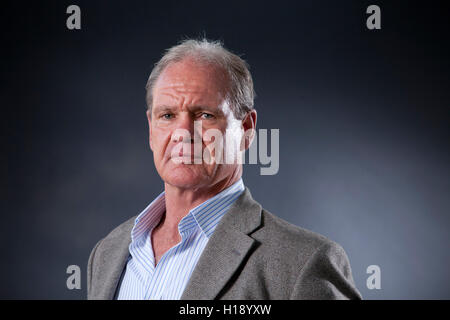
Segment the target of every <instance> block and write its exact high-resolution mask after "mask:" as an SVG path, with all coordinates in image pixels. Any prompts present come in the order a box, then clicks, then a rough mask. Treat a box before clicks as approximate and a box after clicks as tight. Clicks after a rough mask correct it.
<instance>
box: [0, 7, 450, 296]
mask: <svg viewBox="0 0 450 320" xmlns="http://www.w3.org/2000/svg"><path fill="white" fill-rule="evenodd" d="M443 3H444V2H438V1H431V2H429V1H427V2H425V1H422V2H421V3H418V4H414V3H413V2H411V1H373V2H372V1H371V2H368V1H295V2H282V1H276V2H272V3H265V2H264V1H255V2H254V3H250V2H247V1H222V2H219V1H194V2H185V3H182V2H181V1H158V2H155V3H152V2H150V1H73V2H72V1H42V2H36V1H34V2H30V3H28V4H27V3H22V2H20V4H13V3H2V12H1V23H2V28H1V32H2V46H1V65H2V72H1V73H2V80H1V81H2V82H1V86H0V90H1V108H2V109H1V110H2V115H1V119H2V131H4V132H3V134H2V157H1V161H2V165H1V168H2V171H1V188H2V189H1V199H2V200H1V204H2V207H1V229H0V232H1V233H0V235H1V239H0V246H1V247H0V249H1V255H2V257H1V270H0V271H1V272H0V283H1V285H0V298H3V299H12V298H19V299H82V298H84V297H85V294H86V286H85V280H86V273H85V270H86V263H87V259H88V255H89V253H90V250H91V249H92V247H93V246H94V244H95V243H96V242H97V241H98V240H99V239H100V238H101V237H103V236H105V235H106V234H107V233H108V232H109V231H110V230H111V229H112V228H114V227H115V226H117V225H118V224H120V223H121V222H123V221H124V220H126V219H128V218H129V217H131V216H133V215H136V214H138V213H139V212H140V211H141V210H142V209H143V208H144V207H145V206H146V205H147V204H148V203H149V202H150V201H151V200H152V199H153V198H154V197H155V196H156V195H157V194H158V193H159V192H160V191H162V182H161V180H160V178H159V176H158V175H157V173H156V170H155V168H154V166H153V160H152V153H151V151H150V150H149V148H148V137H147V130H148V129H147V123H146V117H145V101H144V95H145V92H144V86H145V82H146V80H147V77H148V75H149V73H150V71H151V69H152V65H153V63H155V62H156V61H157V60H158V59H159V57H160V56H161V54H162V52H163V50H164V49H166V48H168V47H170V46H172V45H174V44H176V42H177V41H178V40H180V39H181V38H183V37H184V36H194V37H195V36H202V35H206V37H208V38H212V39H220V40H223V41H224V42H225V45H226V47H228V48H229V49H230V50H232V51H233V52H235V53H238V54H243V58H244V59H246V60H247V61H248V62H249V64H250V65H251V71H252V73H253V77H254V82H255V89H256V92H257V99H256V101H255V103H256V109H257V111H258V116H259V118H258V127H259V128H267V129H271V128H278V129H280V153H281V155H280V170H279V173H278V174H277V175H275V176H260V175H259V167H258V166H256V165H246V166H245V168H244V171H245V172H244V182H245V184H246V185H247V186H248V187H249V188H250V189H251V191H252V193H253V195H254V197H255V198H256V199H257V200H259V201H260V202H261V203H262V204H263V206H265V208H266V209H268V210H269V211H272V212H273V213H275V214H277V215H278V216H280V217H282V218H284V219H285V220H288V221H289V222H291V223H294V224H296V225H299V226H302V227H304V228H308V229H311V230H313V231H316V232H319V233H321V234H324V235H326V236H327V237H329V238H331V239H333V240H334V241H336V242H338V243H340V244H341V245H342V246H343V247H344V248H345V250H346V252H347V254H348V256H349V258H350V261H351V265H352V268H353V275H354V278H355V281H356V284H357V286H358V288H359V289H360V291H361V293H362V294H363V296H364V298H366V299H422V298H423V299H443V298H444V299H449V298H450V284H449V283H450V272H449V270H450V266H449V262H450V250H449V243H450V242H449V240H450V236H449V234H448V228H449V226H450V217H449V210H450V201H449V191H450V188H449V160H450V159H449V144H448V142H449V137H450V135H449V124H450V123H449V122H450V121H449V119H450V117H449V95H450V94H449V53H450V52H449V51H450V50H449V45H448V39H449V37H448V35H449V34H448V26H449V24H448V20H449V19H448V11H447V10H445V8H444V6H443ZM70 4H77V5H79V6H80V7H81V11H82V30H80V31H69V30H68V29H67V28H66V18H67V16H68V15H67V14H66V13H65V12H66V8H67V6H68V5H70ZM370 4H378V5H379V6H380V7H381V10H382V29H381V30H378V31H369V30H367V28H366V26H365V23H366V18H367V16H368V15H367V14H366V13H365V10H366V8H367V6H368V5H370ZM71 264H76V265H79V266H81V268H82V272H83V281H82V289H81V290H73V291H69V290H68V289H67V288H66V278H67V276H68V275H67V274H66V267H67V266H68V265H71ZM372 264H376V265H379V266H380V267H381V272H382V279H381V287H382V288H381V290H368V289H367V287H366V278H367V277H368V275H367V274H366V268H367V266H369V265H372Z"/></svg>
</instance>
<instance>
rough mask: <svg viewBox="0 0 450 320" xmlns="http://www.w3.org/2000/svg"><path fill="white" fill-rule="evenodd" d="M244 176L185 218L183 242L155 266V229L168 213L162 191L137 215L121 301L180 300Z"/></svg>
mask: <svg viewBox="0 0 450 320" xmlns="http://www.w3.org/2000/svg"><path fill="white" fill-rule="evenodd" d="M244 189H245V187H244V183H243V181H242V179H240V180H239V181H237V182H236V183H234V184H233V185H232V186H230V187H228V188H227V189H225V190H223V191H222V192H220V193H219V194H217V195H215V196H214V197H212V198H210V199H208V200H206V201H205V202H203V203H202V204H200V205H198V206H197V207H195V208H194V209H192V210H190V211H189V213H188V214H187V215H186V216H185V217H183V219H181V221H180V223H179V224H178V231H179V232H180V235H181V242H180V243H178V244H177V245H176V246H174V247H172V248H170V249H169V250H168V251H167V252H166V253H165V254H164V255H163V256H162V257H161V260H160V261H159V262H158V264H157V265H156V267H155V257H154V254H153V248H152V243H151V232H152V230H153V228H154V227H156V226H157V225H158V223H159V221H160V220H161V217H162V215H163V214H164V212H165V209H166V206H165V193H164V192H163V193H161V194H160V195H159V196H158V197H157V198H156V199H155V200H153V202H152V203H150V204H149V205H148V207H147V208H145V209H144V211H142V213H141V214H140V215H139V216H138V217H137V218H136V221H135V224H134V227H133V229H132V230H131V244H130V246H129V251H130V257H129V259H128V262H127V266H126V271H125V275H124V278H123V281H122V284H121V286H120V290H119V294H118V296H117V299H118V300H179V299H180V297H181V295H182V293H183V291H184V289H185V287H186V284H187V283H188V280H189V278H190V276H191V274H192V271H193V270H194V268H195V266H196V264H197V261H198V259H199V258H200V255H201V253H202V252H203V249H204V248H205V246H206V244H207V243H208V239H209V238H210V237H211V235H212V234H213V232H214V230H215V228H216V226H217V224H218V223H219V221H220V219H221V218H222V216H223V215H224V214H225V213H226V212H227V211H228V209H229V208H230V206H231V205H232V204H233V202H234V201H235V200H236V199H237V198H238V197H239V196H240V195H241V193H242V192H243V191H244Z"/></svg>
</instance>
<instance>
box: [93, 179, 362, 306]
mask: <svg viewBox="0 0 450 320" xmlns="http://www.w3.org/2000/svg"><path fill="white" fill-rule="evenodd" d="M135 218H136V217H133V218H131V219H130V220H128V221H126V222H125V223H123V224H121V225H120V226H118V227H117V228H116V229H114V230H113V231H112V232H111V233H110V234H108V235H107V236H106V237H105V238H104V239H102V240H100V241H99V242H98V243H97V245H96V246H95V247H94V249H93V250H92V252H91V255H90V257H89V262H88V271H87V273H88V276H87V290H88V299H114V298H115V297H116V294H117V293H118V289H119V288H120V283H121V281H122V276H123V274H124V270H125V267H126V262H127V259H128V256H129V252H128V246H129V244H130V242H131V235H130V233H131V229H132V228H133V225H134V220H135ZM181 299H190V300H202V299H204V300H211V299H237V300H241V299H361V295H360V293H359V292H358V290H357V289H356V287H355V285H354V282H353V277H352V273H351V268H350V263H349V261H348V258H347V255H346V253H345V251H344V249H343V248H342V247H341V246H340V245H338V244H337V243H335V242H333V241H331V240H329V239H327V238H325V237H324V236H321V235H319V234H317V233H314V232H312V231H308V230H305V229H302V228H299V227H296V226H294V225H292V224H290V223H288V222H286V221H284V220H282V219H280V218H278V217H276V216H274V215H273V214H271V213H270V212H268V211H266V210H264V209H262V207H261V205H260V204H259V203H258V202H256V201H255V200H254V199H253V198H252V196H251V194H250V190H249V189H248V188H245V191H244V192H243V193H242V194H241V195H240V197H239V198H238V199H237V200H236V201H235V202H234V203H233V205H232V206H231V208H230V209H229V211H228V212H227V213H226V214H225V215H224V216H223V217H222V219H221V220H220V222H219V224H218V225H217V227H216V230H215V231H214V233H213V235H212V236H211V238H210V239H209V241H208V243H207V245H206V247H205V249H204V251H203V253H202V255H201V257H200V259H199V261H198V263H197V265H196V267H195V269H194V271H193V272H192V275H191V278H190V279H189V282H188V284H187V285H186V288H185V290H184V292H183V294H182V297H181Z"/></svg>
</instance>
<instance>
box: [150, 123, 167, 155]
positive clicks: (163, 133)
mask: <svg viewBox="0 0 450 320" xmlns="http://www.w3.org/2000/svg"><path fill="white" fill-rule="evenodd" d="M170 137H171V134H170V132H168V130H161V129H159V128H152V133H151V138H150V139H151V143H152V149H153V153H154V155H155V157H157V158H162V157H163V156H164V152H165V150H166V147H167V145H168V144H169V141H170Z"/></svg>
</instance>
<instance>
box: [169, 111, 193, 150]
mask: <svg viewBox="0 0 450 320" xmlns="http://www.w3.org/2000/svg"><path fill="white" fill-rule="evenodd" d="M172 141H173V142H180V141H183V142H184V143H189V142H190V143H194V119H193V118H192V117H191V116H190V115H188V114H181V115H180V116H179V117H178V119H177V121H176V127H175V130H174V132H173V133H172Z"/></svg>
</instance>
